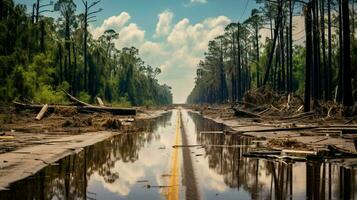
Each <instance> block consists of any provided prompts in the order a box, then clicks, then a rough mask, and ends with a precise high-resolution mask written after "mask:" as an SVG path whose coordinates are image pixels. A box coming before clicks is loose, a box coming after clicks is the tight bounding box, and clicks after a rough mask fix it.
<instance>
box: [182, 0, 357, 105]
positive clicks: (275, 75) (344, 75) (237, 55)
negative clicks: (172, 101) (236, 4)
mask: <svg viewBox="0 0 357 200" xmlns="http://www.w3.org/2000/svg"><path fill="white" fill-rule="evenodd" d="M256 2H257V3H258V4H259V5H260V6H261V7H260V8H259V9H253V10H252V12H251V15H250V17H249V18H248V19H246V20H245V21H243V22H234V23H231V24H229V25H227V27H226V28H225V32H224V33H223V34H222V35H220V36H219V37H217V38H215V39H214V40H212V41H210V42H209V44H208V50H207V52H206V53H205V57H204V59H203V60H202V61H200V63H199V64H198V67H197V72H196V73H197V75H196V84H195V87H194V89H193V91H192V92H191V94H190V95H189V97H188V99H187V102H188V103H223V102H236V101H239V100H241V99H242V97H243V96H244V94H245V92H247V91H248V90H250V89H252V88H270V89H271V90H273V91H275V92H277V93H281V94H291V93H296V94H301V95H304V96H305V111H309V110H310V109H313V108H314V107H316V106H317V105H318V102H319V101H332V100H334V101H336V102H340V103H342V104H343V105H345V106H352V105H353V103H354V102H355V101H356V100H357V79H356V77H357V69H356V67H355V66H356V65H357V42H356V39H355V29H356V20H355V14H356V11H355V1H354V0H353V1H352V0H350V1H349V0H287V1H285V0H275V1H273V0H269V1H268V0H256ZM299 19H304V20H302V21H301V20H299ZM295 26H304V29H303V31H300V32H298V33H296V31H295V29H296V28H297V27H295ZM263 31H265V32H268V33H269V36H268V37H266V38H262V34H261V33H262V32H263ZM300 34H304V36H303V37H300V38H297V36H298V35H300Z"/></svg>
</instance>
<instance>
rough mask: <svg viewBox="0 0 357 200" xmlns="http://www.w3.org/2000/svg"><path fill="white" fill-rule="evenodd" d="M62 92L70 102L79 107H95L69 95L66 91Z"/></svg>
mask: <svg viewBox="0 0 357 200" xmlns="http://www.w3.org/2000/svg"><path fill="white" fill-rule="evenodd" d="M62 91H63V92H64V93H65V94H66V95H67V97H68V98H69V100H71V101H72V102H74V103H76V104H77V105H80V106H93V105H91V104H89V103H86V102H83V101H81V100H79V99H77V98H76V97H74V96H72V95H71V94H69V93H68V92H66V91H65V90H62Z"/></svg>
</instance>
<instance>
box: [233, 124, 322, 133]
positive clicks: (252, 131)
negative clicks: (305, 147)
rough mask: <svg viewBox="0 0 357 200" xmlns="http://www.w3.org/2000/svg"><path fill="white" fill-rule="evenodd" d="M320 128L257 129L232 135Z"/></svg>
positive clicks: (315, 127)
mask: <svg viewBox="0 0 357 200" xmlns="http://www.w3.org/2000/svg"><path fill="white" fill-rule="evenodd" d="M317 128H319V127H318V126H303V127H291V128H268V129H257V130H246V131H237V132H234V133H232V135H236V134H243V133H262V132H281V131H300V130H309V129H317Z"/></svg>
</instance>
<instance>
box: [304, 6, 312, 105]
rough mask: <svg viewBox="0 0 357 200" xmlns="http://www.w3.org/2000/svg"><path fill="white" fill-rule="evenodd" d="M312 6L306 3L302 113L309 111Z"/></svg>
mask: <svg viewBox="0 0 357 200" xmlns="http://www.w3.org/2000/svg"><path fill="white" fill-rule="evenodd" d="M311 7H312V5H311V3H308V4H307V6H306V7H305V8H304V9H305V11H304V12H305V31H306V34H305V35H306V72H305V101H304V111H305V112H309V111H310V109H311V69H312V67H311V66H312V65H313V56H312V48H313V45H312V16H311V12H312V8H311Z"/></svg>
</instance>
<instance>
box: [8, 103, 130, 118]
mask: <svg viewBox="0 0 357 200" xmlns="http://www.w3.org/2000/svg"><path fill="white" fill-rule="evenodd" d="M14 105H15V107H16V108H17V109H28V110H34V111H37V112H38V111H40V110H41V109H42V107H43V106H42V105H31V104H23V103H19V102H14ZM68 108H74V109H77V111H78V112H82V113H88V112H94V113H95V112H99V113H111V114H113V115H136V110H135V109H130V108H116V107H99V106H65V105H49V106H48V111H49V112H53V111H54V110H55V109H68Z"/></svg>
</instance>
